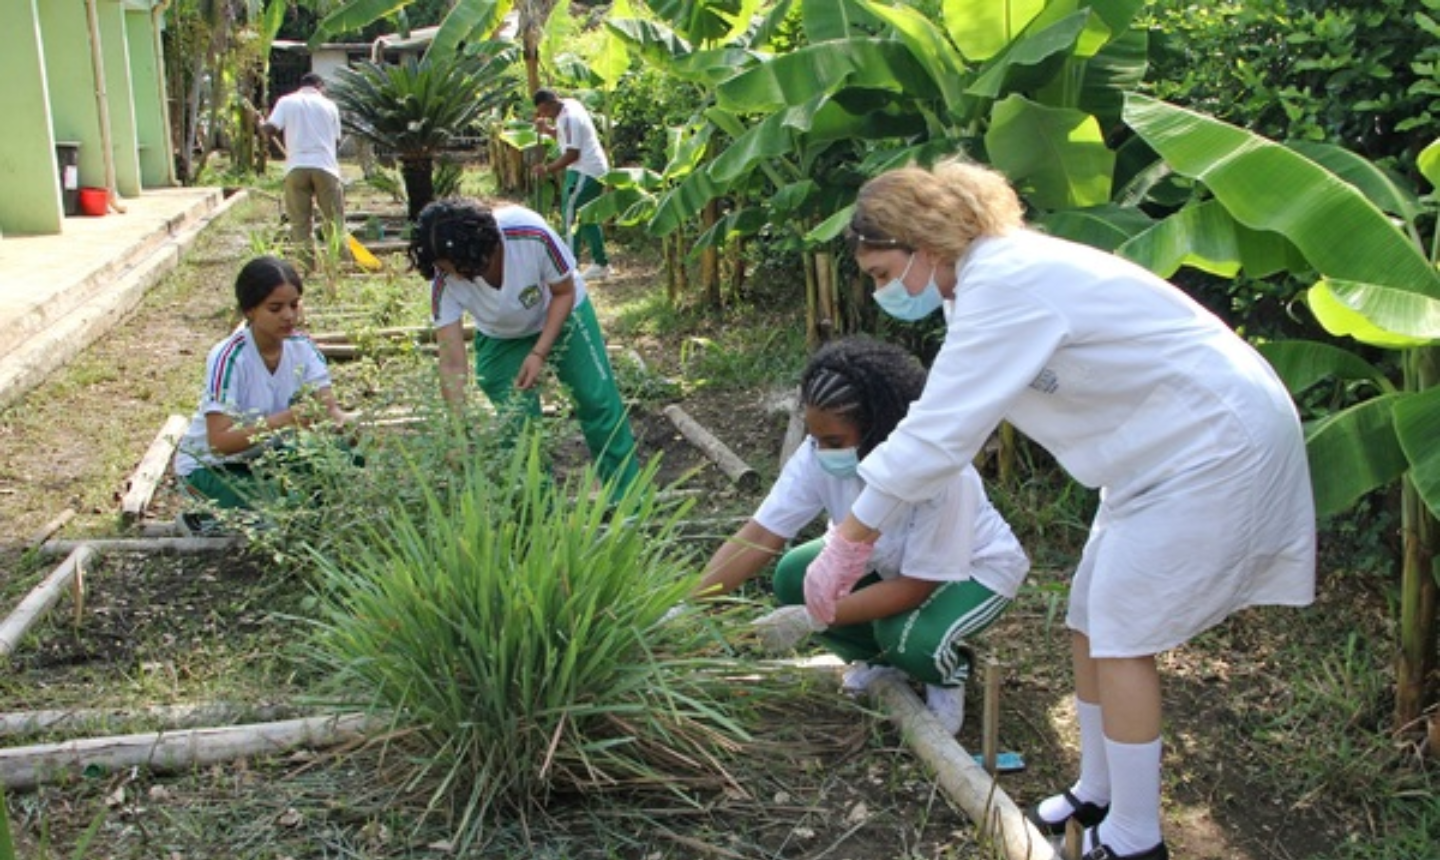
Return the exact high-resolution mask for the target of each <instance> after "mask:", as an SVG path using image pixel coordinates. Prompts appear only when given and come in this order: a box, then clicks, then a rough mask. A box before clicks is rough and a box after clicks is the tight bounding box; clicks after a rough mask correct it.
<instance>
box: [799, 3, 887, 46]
mask: <svg viewBox="0 0 1440 860" xmlns="http://www.w3.org/2000/svg"><path fill="white" fill-rule="evenodd" d="M800 21H801V26H802V27H803V28H804V30H805V38H806V40H807V41H809V42H810V43H811V44H819V43H820V42H830V41H834V40H836V39H849V38H851V37H852V36H859V35H861V34H863V33H865V32H868V29H869V28H871V27H874V25H875V24H876V23H877V21H876V18H875V15H874V14H873V13H872V12H871V11H870V10H869V8H868V7H866V6H863V5H862V4H860V3H857V2H855V0H834V2H828V0H825V2H816V0H808V2H807V0H801V4H800Z"/></svg>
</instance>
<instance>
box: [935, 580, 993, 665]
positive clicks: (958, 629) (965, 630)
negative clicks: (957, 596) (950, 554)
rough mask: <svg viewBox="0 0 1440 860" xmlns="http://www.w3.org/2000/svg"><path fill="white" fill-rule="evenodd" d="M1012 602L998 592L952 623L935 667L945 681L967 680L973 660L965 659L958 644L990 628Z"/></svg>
mask: <svg viewBox="0 0 1440 860" xmlns="http://www.w3.org/2000/svg"><path fill="white" fill-rule="evenodd" d="M1009 605H1010V601H1009V600H1008V599H1006V598H1004V597H1001V596H1000V595H998V594H997V595H995V596H993V597H990V598H989V599H987V600H985V601H984V602H983V603H981V604H980V605H978V606H976V607H975V608H974V609H972V610H971V611H969V612H967V613H965V614H964V615H962V616H961V617H960V618H958V619H956V620H955V623H954V624H951V625H950V627H949V628H948V629H947V630H946V631H945V635H944V636H943V637H942V638H941V640H940V646H939V647H938V648H937V649H936V650H935V668H936V670H937V671H938V672H939V673H940V678H941V679H942V683H948V684H963V683H965V681H966V679H967V678H969V677H970V663H969V661H968V660H966V659H964V653H963V652H962V651H961V649H960V648H959V647H957V646H959V645H960V644H962V643H963V642H964V641H965V639H966V637H967V636H969V635H970V634H971V633H974V632H976V631H978V630H984V629H985V628H986V627H988V626H989V625H990V624H991V623H992V622H994V620H995V619H996V618H998V617H999V615H1000V613H1001V612H1004V611H1005V607H1007V606H1009Z"/></svg>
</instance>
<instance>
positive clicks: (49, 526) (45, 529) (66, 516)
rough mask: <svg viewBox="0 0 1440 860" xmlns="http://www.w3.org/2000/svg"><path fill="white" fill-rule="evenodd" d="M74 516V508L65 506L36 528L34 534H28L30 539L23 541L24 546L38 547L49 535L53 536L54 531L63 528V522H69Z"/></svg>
mask: <svg viewBox="0 0 1440 860" xmlns="http://www.w3.org/2000/svg"><path fill="white" fill-rule="evenodd" d="M74 517H75V509H74V508H66V509H65V510H63V511H61V512H60V513H58V514H56V515H55V518H54V519H52V520H50V522H48V523H46V524H45V525H43V526H41V527H40V528H39V529H37V530H36V531H35V534H33V535H31V536H30V540H28V541H26V542H25V546H27V547H29V548H30V549H32V550H33V549H38V548H39V547H40V545H41V544H43V543H44V542H45V541H47V540H49V539H50V538H51V537H54V535H55V533H56V532H58V531H60V530H61V529H62V528H64V527H65V524H66V523H68V522H70V520H72V519H74Z"/></svg>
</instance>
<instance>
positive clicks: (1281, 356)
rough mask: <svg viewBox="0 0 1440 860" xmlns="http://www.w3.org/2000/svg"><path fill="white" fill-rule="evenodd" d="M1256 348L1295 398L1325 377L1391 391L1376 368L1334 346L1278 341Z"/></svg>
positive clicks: (1388, 381)
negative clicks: (1361, 382) (1368, 384)
mask: <svg viewBox="0 0 1440 860" xmlns="http://www.w3.org/2000/svg"><path fill="white" fill-rule="evenodd" d="M1257 349H1259V350H1260V354H1261V355H1263V356H1265V360H1266V361H1268V362H1270V366H1271V367H1273V368H1275V373H1276V374H1278V375H1279V376H1280V379H1281V381H1283V382H1284V383H1285V387H1286V388H1287V389H1288V390H1289V391H1290V393H1291V395H1293V396H1295V397H1299V396H1300V395H1301V394H1303V393H1304V392H1305V391H1306V390H1308V389H1309V388H1310V386H1312V385H1315V384H1316V383H1318V382H1321V381H1323V380H1326V379H1340V380H1344V381H1347V382H1353V381H1363V382H1369V383H1371V384H1373V385H1374V386H1375V387H1376V389H1378V390H1379V391H1380V392H1382V393H1386V394H1393V393H1395V386H1394V385H1393V384H1392V383H1391V382H1390V380H1389V379H1388V378H1386V376H1385V374H1384V373H1382V372H1381V371H1380V368H1378V367H1376V366H1375V365H1373V364H1371V363H1370V362H1368V361H1366V360H1365V359H1363V358H1361V357H1360V356H1358V355H1356V354H1355V353H1353V352H1347V351H1346V350H1343V349H1341V348H1340V347H1338V346H1332V345H1330V344H1328V343H1320V342H1319V341H1313V340H1280V341H1270V342H1268V343H1262V344H1260V345H1259V346H1258V347H1257Z"/></svg>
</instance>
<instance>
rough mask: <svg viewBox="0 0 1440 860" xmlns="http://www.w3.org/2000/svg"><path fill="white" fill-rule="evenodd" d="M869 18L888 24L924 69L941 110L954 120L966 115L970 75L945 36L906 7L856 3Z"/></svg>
mask: <svg viewBox="0 0 1440 860" xmlns="http://www.w3.org/2000/svg"><path fill="white" fill-rule="evenodd" d="M859 2H860V3H862V4H864V5H865V7H866V9H868V10H869V11H870V13H871V14H872V15H874V16H875V17H877V18H879V19H880V20H882V21H884V22H885V23H887V24H889V25H890V26H891V27H892V28H893V29H894V31H895V34H896V35H897V36H899V37H900V42H901V43H902V44H903V45H905V47H907V48H909V49H910V53H911V55H912V56H914V58H915V61H916V62H918V63H919V64H920V66H921V67H922V68H924V69H925V71H926V73H927V74H928V75H929V77H930V80H931V81H932V82H933V85H934V87H935V88H937V89H938V90H939V91H940V94H941V96H942V97H943V98H944V99H945V106H946V108H948V109H949V110H950V112H951V113H953V114H955V115H956V116H963V115H965V113H966V110H965V103H966V95H965V81H966V79H967V78H969V77H970V72H969V70H967V69H966V68H965V64H964V63H963V62H962V61H961V57H960V55H959V54H957V53H956V52H955V50H954V49H953V48H952V47H951V46H950V42H949V39H948V37H947V36H946V35H945V32H944V31H943V30H941V29H940V28H939V27H937V26H935V25H934V24H933V23H931V21H930V20H929V19H928V18H926V17H925V16H924V15H921V14H920V13H919V12H917V11H915V10H914V9H911V8H909V7H906V6H885V5H882V4H880V3H876V2H873V0H859Z"/></svg>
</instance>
